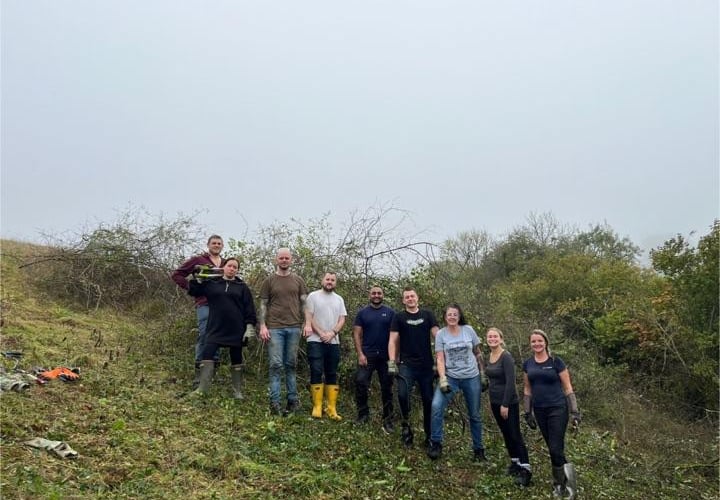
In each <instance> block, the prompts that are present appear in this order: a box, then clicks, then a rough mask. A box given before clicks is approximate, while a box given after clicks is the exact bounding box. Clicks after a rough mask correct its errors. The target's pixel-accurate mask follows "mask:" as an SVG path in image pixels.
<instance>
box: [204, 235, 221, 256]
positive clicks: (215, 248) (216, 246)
mask: <svg viewBox="0 0 720 500" xmlns="http://www.w3.org/2000/svg"><path fill="white" fill-rule="evenodd" d="M222 249H223V240H221V239H220V238H213V239H211V240H210V241H209V242H208V253H209V254H210V255H220V252H222Z"/></svg>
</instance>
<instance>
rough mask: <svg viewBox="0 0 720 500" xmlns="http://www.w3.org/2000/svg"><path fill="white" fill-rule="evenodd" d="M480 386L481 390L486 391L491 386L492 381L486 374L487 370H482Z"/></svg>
mask: <svg viewBox="0 0 720 500" xmlns="http://www.w3.org/2000/svg"><path fill="white" fill-rule="evenodd" d="M480 387H481V389H482V390H481V392H485V391H487V390H488V387H490V381H489V380H488V378H487V375H485V370H481V371H480Z"/></svg>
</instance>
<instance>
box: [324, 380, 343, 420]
mask: <svg viewBox="0 0 720 500" xmlns="http://www.w3.org/2000/svg"><path fill="white" fill-rule="evenodd" d="M339 392H340V386H339V385H326V386H325V399H327V415H328V417H330V418H331V419H332V420H342V417H341V416H340V415H338V414H337V408H336V405H337V398H338V393H339Z"/></svg>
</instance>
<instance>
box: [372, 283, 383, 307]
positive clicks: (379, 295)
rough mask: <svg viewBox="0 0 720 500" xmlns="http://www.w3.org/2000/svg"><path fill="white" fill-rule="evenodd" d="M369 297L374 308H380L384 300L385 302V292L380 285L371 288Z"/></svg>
mask: <svg viewBox="0 0 720 500" xmlns="http://www.w3.org/2000/svg"><path fill="white" fill-rule="evenodd" d="M369 297H370V305H372V306H373V307H380V305H381V304H382V303H383V300H385V292H383V289H382V288H381V287H379V286H378V285H373V286H371V287H370V292H369Z"/></svg>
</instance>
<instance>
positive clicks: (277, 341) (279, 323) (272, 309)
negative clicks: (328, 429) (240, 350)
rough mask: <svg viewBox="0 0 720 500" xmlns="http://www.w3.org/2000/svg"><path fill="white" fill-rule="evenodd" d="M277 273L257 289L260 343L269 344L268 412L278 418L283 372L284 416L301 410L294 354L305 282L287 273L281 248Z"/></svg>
mask: <svg viewBox="0 0 720 500" xmlns="http://www.w3.org/2000/svg"><path fill="white" fill-rule="evenodd" d="M276 264H277V267H276V271H275V273H274V274H272V275H270V276H268V277H267V278H265V281H263V283H262V285H261V286H260V314H259V324H260V339H261V340H262V341H263V342H267V343H268V358H269V365H270V369H269V370H270V412H271V413H272V414H274V415H279V414H280V412H281V411H282V410H281V406H280V377H281V375H282V371H283V368H284V369H285V387H286V389H287V405H286V407H285V410H284V414H285V415H288V414H290V413H293V412H296V411H297V410H299V409H300V401H299V398H298V392H297V375H296V367H297V352H298V347H299V345H300V335H301V330H302V326H303V321H304V319H305V312H304V307H305V299H306V298H307V295H308V291H307V286H306V285H305V281H303V279H302V278H301V277H300V276H298V275H297V274H295V273H293V272H291V271H290V266H291V264H292V254H291V253H290V250H289V249H288V248H281V249H279V250H278V252H277V256H276Z"/></svg>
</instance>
